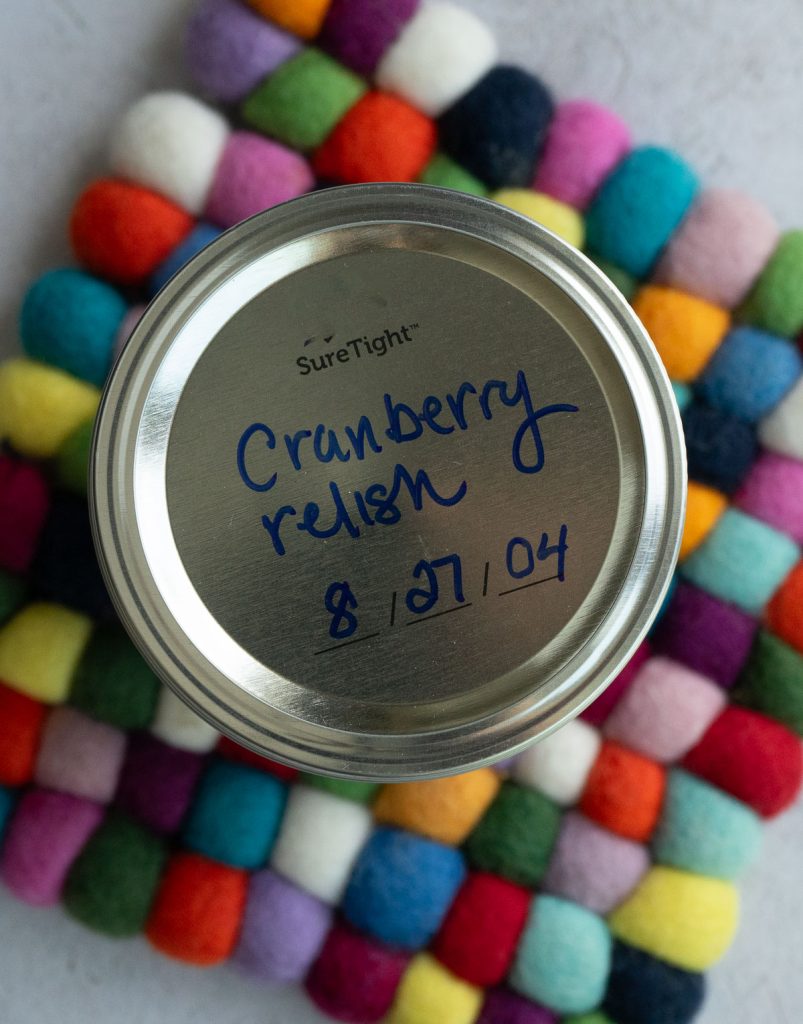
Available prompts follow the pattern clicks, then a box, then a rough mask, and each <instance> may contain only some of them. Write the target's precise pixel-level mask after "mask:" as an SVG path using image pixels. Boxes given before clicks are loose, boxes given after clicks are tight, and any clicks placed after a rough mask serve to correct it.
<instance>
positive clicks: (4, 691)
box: [0, 684, 46, 786]
mask: <svg viewBox="0 0 803 1024" xmlns="http://www.w3.org/2000/svg"><path fill="white" fill-rule="evenodd" d="M45 713H46V709H45V706H44V704H40V703H39V701H37V700H31V698H30V697H26V696H24V695H23V694H21V693H17V692H16V691H14V690H10V689H9V688H8V687H7V686H3V685H2V684H0V783H2V785H4V786H22V785H24V784H25V783H26V782H30V781H31V779H32V778H33V769H34V765H35V763H36V752H37V750H38V749H39V738H40V736H41V734H42V726H43V725H44V721H45Z"/></svg>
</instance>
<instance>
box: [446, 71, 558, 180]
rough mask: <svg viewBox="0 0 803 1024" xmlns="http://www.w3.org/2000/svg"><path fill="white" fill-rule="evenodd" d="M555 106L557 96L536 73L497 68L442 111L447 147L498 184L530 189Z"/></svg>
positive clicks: (459, 160)
mask: <svg viewBox="0 0 803 1024" xmlns="http://www.w3.org/2000/svg"><path fill="white" fill-rule="evenodd" d="M553 110H554V104H553V102H552V96H551V95H550V93H549V91H548V89H547V88H546V86H545V85H543V83H542V82H541V81H539V79H537V78H536V77H535V76H534V75H530V74H528V73H527V72H526V71H522V70H520V69H519V68H513V67H497V68H494V70H493V71H490V72H489V73H488V74H487V75H486V76H485V77H484V78H483V79H481V81H480V82H479V83H478V84H477V85H475V86H474V88H473V89H472V90H471V91H470V92H468V93H467V94H466V95H465V96H464V97H463V98H462V99H461V100H459V101H458V102H457V103H456V104H455V105H454V106H453V107H451V108H450V109H449V110H447V111H446V113H445V114H443V115H442V117H441V119H440V132H441V146H442V148H443V149H444V150H445V152H447V153H448V154H449V156H451V157H453V159H455V160H456V161H457V163H458V164H460V165H461V166H462V167H464V168H465V169H466V170H467V171H471V173H472V174H474V175H476V177H478V178H479V179H480V180H481V181H484V182H485V183H486V184H487V185H489V186H491V187H492V188H502V187H504V186H519V187H521V188H526V187H528V186H529V185H531V184H532V181H533V177H534V175H535V166H536V163H537V161H538V156H539V154H540V153H541V149H542V147H543V144H544V141H545V139H546V135H547V131H548V129H549V124H550V122H551V120H552V113H553Z"/></svg>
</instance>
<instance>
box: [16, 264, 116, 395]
mask: <svg viewBox="0 0 803 1024" xmlns="http://www.w3.org/2000/svg"><path fill="white" fill-rule="evenodd" d="M127 311H128V307H127V306H126V303H125V302H124V300H123V297H122V296H121V295H120V294H119V293H118V292H117V291H115V289H114V288H112V287H111V286H110V285H108V284H106V283H105V282H103V281H99V280H98V279H97V278H95V277H91V276H90V275H89V274H85V273H83V272H82V271H80V270H52V271H50V272H49V273H47V274H45V275H44V276H43V277H40V278H39V280H38V281H35V282H34V283H33V284H32V285H31V287H30V288H29V289H28V292H27V294H26V296H25V298H24V300H23V303H22V310H21V311H20V337H21V339H22V347H23V348H24V349H25V351H26V353H27V354H28V355H29V356H30V357H31V358H32V359H38V360H39V361H40V362H43V363H49V364H50V365H51V366H56V367H58V368H59V369H60V370H66V371H67V373H71V374H73V376H75V377H80V379H81V380H86V381H89V382H90V383H91V384H97V385H101V384H102V383H103V381H104V380H105V378H106V374H107V373H108V371H109V366H110V364H111V360H112V350H113V348H114V342H115V337H116V335H117V330H118V328H119V326H120V324H121V323H122V322H123V318H124V317H125V315H126V312H127Z"/></svg>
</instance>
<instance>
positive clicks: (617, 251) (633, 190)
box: [586, 146, 699, 278]
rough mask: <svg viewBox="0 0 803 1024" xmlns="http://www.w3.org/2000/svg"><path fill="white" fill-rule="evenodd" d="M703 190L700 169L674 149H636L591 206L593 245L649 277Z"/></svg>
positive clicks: (591, 247)
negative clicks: (699, 180)
mask: <svg viewBox="0 0 803 1024" xmlns="http://www.w3.org/2000/svg"><path fill="white" fill-rule="evenodd" d="M698 188H699V184H698V181H697V176H696V175H695V173H694V172H693V171H692V170H691V168H690V167H689V166H688V164H686V163H685V162H684V161H683V160H681V158H680V157H679V156H678V155H677V154H676V153H673V152H672V151H671V150H668V149H660V148H658V147H657V146H647V147H644V148H643V149H635V150H633V152H632V153H631V154H630V155H629V156H627V157H625V159H624V160H623V161H622V162H621V163H620V164H619V166H618V167H617V168H616V170H615V171H614V172H613V173H612V174H611V175H610V177H609V178H608V179H607V180H606V181H605V183H604V184H603V186H602V188H601V189H600V191H599V193H598V194H597V197H596V199H595V200H594V202H593V203H592V204H591V207H590V208H589V210H588V214H587V216H586V244H587V247H588V249H589V250H591V251H593V252H594V253H596V254H598V255H599V256H601V257H602V258H603V259H606V260H610V261H611V262H613V263H616V264H618V266H620V267H621V268H622V269H623V270H626V271H627V272H628V273H629V274H633V276H634V277H639V278H644V277H646V276H647V275H648V274H649V272H650V270H651V268H652V266H653V264H654V263H655V261H656V260H657V259H658V256H659V255H660V254H661V250H662V249H663V248H664V246H665V245H666V243H667V242H668V241H669V239H670V237H671V236H672V234H673V232H674V231H675V228H677V226H678V225H679V224H680V222H681V220H682V219H683V217H684V216H685V214H686V212H687V210H688V209H689V207H690V206H691V204H692V202H693V200H694V197H695V196H696V194H697V190H698Z"/></svg>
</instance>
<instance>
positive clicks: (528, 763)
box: [513, 718, 602, 807]
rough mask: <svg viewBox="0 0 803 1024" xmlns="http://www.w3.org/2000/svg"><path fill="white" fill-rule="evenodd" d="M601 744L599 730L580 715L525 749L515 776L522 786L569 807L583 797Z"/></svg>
mask: <svg viewBox="0 0 803 1024" xmlns="http://www.w3.org/2000/svg"><path fill="white" fill-rule="evenodd" d="M601 745H602V740H601V739H600V735H599V733H598V732H597V730H596V729H594V728H593V727H592V726H590V725H588V723H587V722H583V721H582V720H581V719H579V718H576V719H574V721H571V722H568V723H567V724H566V725H564V726H563V728H562V729H559V730H558V731H557V732H553V733H552V735H551V736H547V738H546V739H544V740H541V741H540V742H538V743H536V744H535V745H534V746H532V747H530V749H529V750H527V751H525V752H524V754H522V756H521V757H520V758H519V760H518V761H517V762H516V765H515V766H514V768H513V775H514V777H515V778H516V780H517V781H518V782H520V783H521V784H522V785H524V786H530V787H531V788H532V789H537V790H539V791H540V792H541V793H543V794H544V796H548V797H549V798H550V800H554V801H555V803H556V804H561V805H562V806H565V807H568V806H569V805H570V804H575V803H577V801H578V800H579V799H580V795H581V794H582V792H583V790H584V789H585V785H586V780H587V779H588V775H589V773H590V771H591V769H592V767H593V765H594V762H595V761H596V759H597V755H598V754H599V750H600V746H601Z"/></svg>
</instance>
